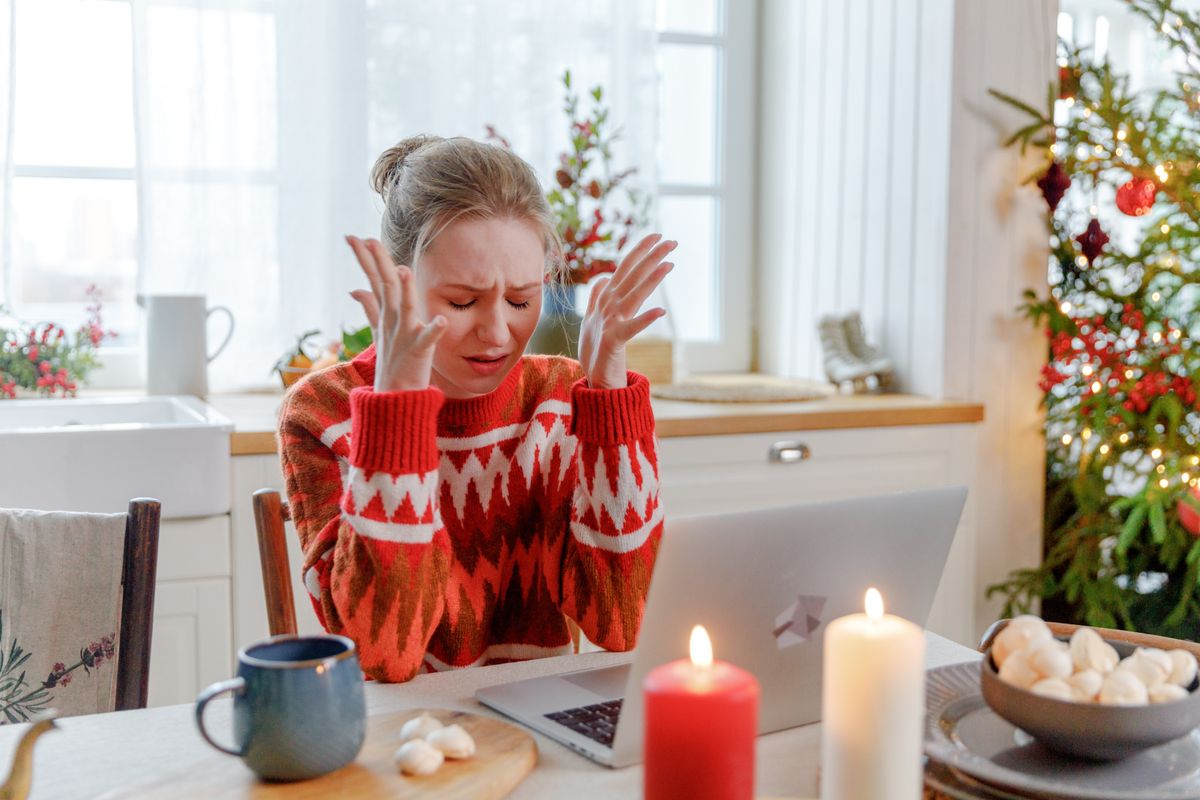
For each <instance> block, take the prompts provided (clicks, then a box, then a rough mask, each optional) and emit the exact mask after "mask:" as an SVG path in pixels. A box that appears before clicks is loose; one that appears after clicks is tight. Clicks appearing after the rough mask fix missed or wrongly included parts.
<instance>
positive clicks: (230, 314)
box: [204, 306, 233, 361]
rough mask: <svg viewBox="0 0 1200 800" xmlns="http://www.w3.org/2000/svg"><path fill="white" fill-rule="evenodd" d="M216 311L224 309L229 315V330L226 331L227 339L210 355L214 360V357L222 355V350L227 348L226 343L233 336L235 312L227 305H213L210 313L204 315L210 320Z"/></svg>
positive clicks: (210, 358) (209, 358) (210, 359)
mask: <svg viewBox="0 0 1200 800" xmlns="http://www.w3.org/2000/svg"><path fill="white" fill-rule="evenodd" d="M214 311H224V312H225V314H226V316H228V317H229V330H228V331H226V332H225V339H224V340H223V341H222V342H221V344H220V345H219V346H218V347H217V352H215V353H213V354H212V355H211V356H209V357H208V360H209V361H212V360H213V359H214V358H216V357H217V356H219V355H221V351H222V350H224V349H225V345H227V344H229V340H230V339H232V338H233V312H232V311H230V310H229V309H228V308H226V307H225V306H213V307H212V308H210V309H209V310H208V313H207V314H205V315H204V319H205V320H208V318H209V317H211V316H212V314H213V312H214Z"/></svg>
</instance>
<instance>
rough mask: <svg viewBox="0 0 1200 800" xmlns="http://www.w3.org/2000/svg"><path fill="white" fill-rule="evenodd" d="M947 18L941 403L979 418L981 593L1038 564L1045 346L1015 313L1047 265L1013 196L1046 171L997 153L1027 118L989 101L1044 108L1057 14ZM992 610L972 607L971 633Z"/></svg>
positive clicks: (1036, 217)
mask: <svg viewBox="0 0 1200 800" xmlns="http://www.w3.org/2000/svg"><path fill="white" fill-rule="evenodd" d="M955 12H956V14H955V24H954V84H953V115H952V120H951V136H950V139H951V144H952V146H951V148H950V152H949V162H950V175H951V180H950V182H949V186H948V207H949V216H948V230H949V232H950V233H949V236H948V237H947V239H946V251H945V252H946V256H945V259H946V262H945V296H946V307H945V329H944V335H943V336H942V342H941V350H942V359H943V364H944V377H943V380H942V393H943V394H944V395H945V396H949V397H961V398H967V399H971V400H975V401H978V402H981V403H984V404H985V405H986V417H985V419H984V421H983V423H982V424H980V425H979V426H978V440H977V443H976V449H977V451H978V453H979V462H978V470H977V474H976V478H975V485H976V486H977V490H976V491H975V492H974V500H973V505H974V509H973V510H974V514H975V519H976V529H977V536H976V542H977V545H976V547H977V552H976V556H977V557H976V562H975V563H976V581H977V583H978V585H979V587H980V590H981V591H982V589H983V587H985V586H987V585H988V584H990V583H994V582H995V581H997V580H999V579H1001V578H1003V577H1004V575H1005V574H1007V573H1008V571H1009V570H1010V569H1012V568H1013V567H1015V566H1031V565H1033V564H1036V563H1037V562H1038V561H1039V560H1040V557H1041V550H1042V507H1043V504H1042V496H1043V491H1044V489H1043V486H1044V477H1043V476H1044V459H1045V446H1044V440H1043V435H1042V428H1041V424H1042V415H1041V412H1040V410H1039V407H1038V403H1039V401H1040V400H1041V393H1040V391H1039V390H1038V388H1037V380H1038V369H1039V367H1040V366H1041V364H1042V362H1043V360H1044V359H1045V355H1046V339H1045V337H1044V336H1043V335H1042V334H1041V333H1040V332H1038V331H1037V330H1035V329H1034V328H1033V326H1032V325H1030V324H1029V322H1028V321H1027V320H1025V319H1023V318H1021V317H1019V316H1018V315H1017V314H1016V313H1014V310H1013V309H1014V307H1015V306H1016V305H1017V304H1018V303H1019V302H1020V295H1021V292H1022V290H1024V289H1025V288H1026V287H1044V286H1045V283H1046V263H1047V257H1048V244H1047V233H1046V228H1045V224H1044V221H1043V219H1044V218H1043V214H1044V212H1045V209H1046V206H1045V203H1044V201H1043V200H1042V198H1041V195H1040V193H1039V192H1038V191H1037V189H1036V187H1033V186H1020V185H1019V184H1020V182H1021V181H1022V180H1023V179H1024V178H1025V177H1026V176H1028V175H1031V174H1033V173H1034V172H1036V171H1038V170H1039V169H1041V168H1043V166H1044V162H1042V161H1041V160H1040V158H1039V156H1038V155H1037V154H1036V153H1034V152H1032V151H1030V152H1029V153H1028V155H1027V156H1026V157H1025V158H1024V159H1022V158H1021V156H1020V152H1019V150H1018V149H1014V148H1008V149H1003V148H1002V147H1001V145H1002V144H1003V142H1004V140H1005V139H1007V137H1008V135H1009V134H1010V133H1011V132H1012V131H1013V130H1014V129H1015V128H1016V127H1017V126H1018V123H1021V122H1022V117H1021V114H1020V113H1019V112H1015V111H1013V110H1012V109H1009V108H1008V107H1006V106H1004V105H1003V104H1002V103H1000V102H998V101H996V100H994V99H993V98H991V97H990V96H989V95H988V94H987V90H988V88H997V89H1001V90H1003V91H1005V92H1008V93H1009V94H1013V95H1015V96H1017V97H1020V98H1023V99H1025V100H1026V101H1027V102H1029V103H1031V104H1032V105H1034V106H1035V107H1038V108H1040V107H1042V106H1043V105H1044V104H1045V98H1046V87H1047V85H1048V83H1049V81H1050V80H1051V77H1052V75H1053V73H1054V69H1055V68H1054V42H1055V37H1054V23H1055V17H1056V15H1057V13H1058V3H1057V0H1014V1H1013V2H1006V3H980V2H974V0H958V2H957V3H956V7H955ZM999 606H1000V604H999V603H998V602H992V603H988V604H982V605H979V606H977V620H978V624H979V626H980V627H982V626H984V625H986V624H987V623H988V622H990V621H991V620H993V619H995V618H996V615H997V613H998V612H999Z"/></svg>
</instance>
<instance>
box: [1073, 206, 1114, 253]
mask: <svg viewBox="0 0 1200 800" xmlns="http://www.w3.org/2000/svg"><path fill="white" fill-rule="evenodd" d="M1075 241H1077V242H1079V249H1080V251H1081V252H1082V253H1083V257H1084V258H1086V259H1087V262H1088V264H1091V263H1092V262H1093V261H1095V260H1096V257H1097V256H1099V255H1100V252H1101V251H1102V250H1103V249H1104V245H1106V244H1108V234H1107V233H1105V232H1104V229H1103V228H1101V227H1100V220H1098V219H1096V218H1095V217H1093V218H1092V221H1091V222H1089V223H1088V226H1087V230H1085V231H1084V232H1083V233H1081V234H1079V235H1078V236H1076V237H1075Z"/></svg>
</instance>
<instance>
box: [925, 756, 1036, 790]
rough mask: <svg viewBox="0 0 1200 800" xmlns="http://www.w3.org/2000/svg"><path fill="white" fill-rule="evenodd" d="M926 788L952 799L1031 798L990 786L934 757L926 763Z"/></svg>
mask: <svg viewBox="0 0 1200 800" xmlns="http://www.w3.org/2000/svg"><path fill="white" fill-rule="evenodd" d="M925 788H926V789H933V790H935V791H937V792H939V793H940V794H943V795H945V796H946V797H949V798H950V799H951V800H1029V795H1027V794H1025V795H1020V794H1013V793H1012V792H1006V791H1004V790H1003V789H1001V788H1000V787H998V786H989V785H987V784H986V783H982V782H980V781H977V780H975V779H974V778H972V777H971V776H970V775H966V774H964V773H962V772H958V771H957V770H953V769H951V768H950V767H947V766H946V765H945V764H942V763H940V762H937V761H934V760H933V759H928V760H927V761H926V763H925Z"/></svg>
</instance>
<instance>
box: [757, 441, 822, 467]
mask: <svg viewBox="0 0 1200 800" xmlns="http://www.w3.org/2000/svg"><path fill="white" fill-rule="evenodd" d="M811 455H812V451H811V450H809V449H808V445H806V444H804V443H803V442H776V443H775V444H773V445H771V450H770V452H769V453H768V454H767V460H768V461H770V462H771V463H773V464H794V463H795V462H797V461H807V460H808V458H809V456H811Z"/></svg>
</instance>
